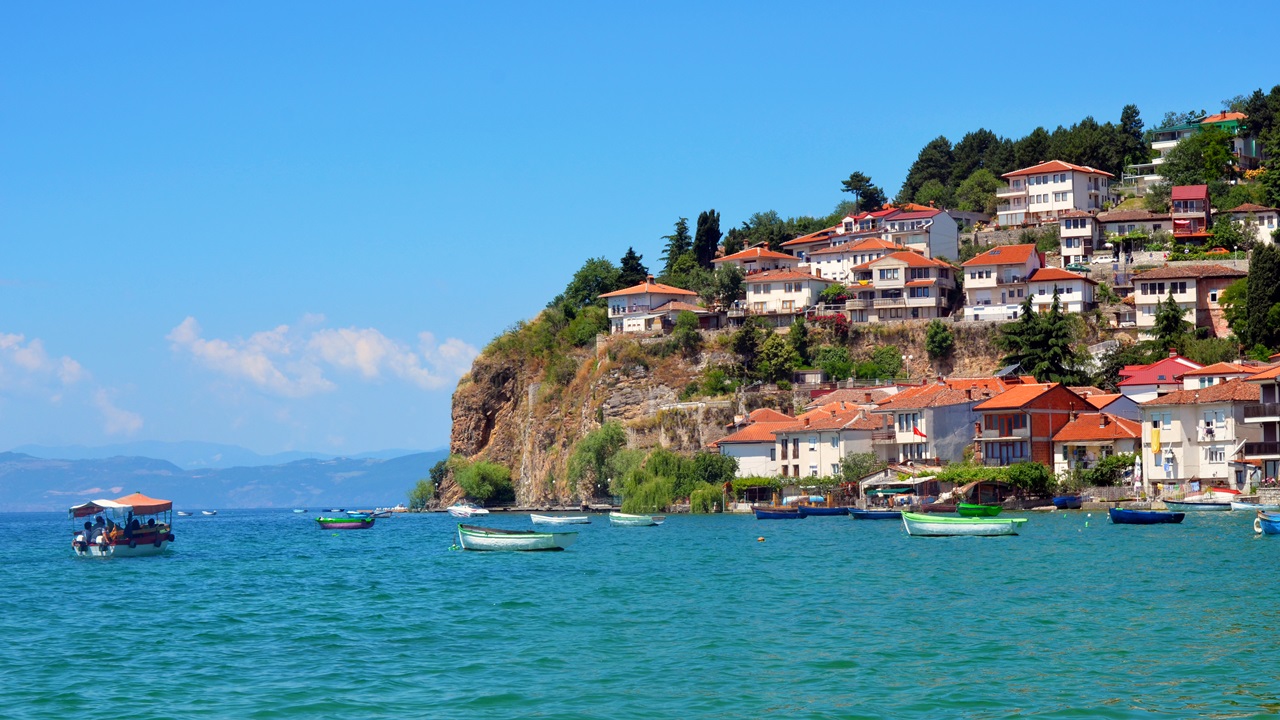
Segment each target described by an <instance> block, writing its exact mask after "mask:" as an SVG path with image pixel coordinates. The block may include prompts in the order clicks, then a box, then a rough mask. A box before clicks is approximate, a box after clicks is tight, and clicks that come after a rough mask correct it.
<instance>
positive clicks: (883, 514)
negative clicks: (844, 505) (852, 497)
mask: <svg viewBox="0 0 1280 720" xmlns="http://www.w3.org/2000/svg"><path fill="white" fill-rule="evenodd" d="M849 517H851V518H853V519H854V520H897V519H899V518H901V517H902V511H901V510H855V509H853V508H849Z"/></svg>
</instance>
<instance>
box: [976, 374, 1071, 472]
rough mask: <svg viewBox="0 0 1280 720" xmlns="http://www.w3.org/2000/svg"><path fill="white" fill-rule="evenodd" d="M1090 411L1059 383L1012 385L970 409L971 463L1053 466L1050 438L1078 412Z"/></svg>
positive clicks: (1052, 440)
mask: <svg viewBox="0 0 1280 720" xmlns="http://www.w3.org/2000/svg"><path fill="white" fill-rule="evenodd" d="M1089 409H1091V408H1090V406H1089V403H1087V402H1086V401H1085V399H1084V398H1082V397H1080V396H1079V395H1077V394H1075V393H1074V392H1072V391H1071V389H1070V388H1068V387H1067V386H1066V385H1063V384H1061V383H1025V384H1021V385H1014V386H1013V387H1010V388H1009V389H1008V390H1005V391H1004V392H1002V393H1000V394H999V395H996V396H995V397H993V398H991V399H990V400H986V401H984V402H981V403H979V404H978V405H977V406H976V407H974V410H976V411H977V412H978V413H979V414H980V415H981V416H982V418H981V420H980V423H979V424H978V426H977V427H976V428H975V431H976V433H975V437H974V438H973V441H974V450H975V452H974V461H975V462H981V463H982V464H984V465H992V466H999V467H1004V466H1007V465H1013V464H1015V463H1020V462H1035V463H1040V464H1041V465H1044V466H1046V467H1053V457H1054V451H1053V450H1054V449H1053V443H1054V436H1055V435H1057V434H1058V431H1060V430H1062V428H1063V427H1065V426H1066V425H1067V423H1069V422H1071V420H1072V419H1073V418H1074V417H1075V416H1076V415H1078V414H1079V413H1081V412H1084V411H1086V410H1089Z"/></svg>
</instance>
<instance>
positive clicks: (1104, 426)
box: [1053, 412, 1142, 475]
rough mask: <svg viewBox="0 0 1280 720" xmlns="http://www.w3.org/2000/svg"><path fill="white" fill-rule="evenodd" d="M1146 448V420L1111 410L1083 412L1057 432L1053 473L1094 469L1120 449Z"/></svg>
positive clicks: (1138, 449) (1134, 450)
mask: <svg viewBox="0 0 1280 720" xmlns="http://www.w3.org/2000/svg"><path fill="white" fill-rule="evenodd" d="M1141 451H1142V423H1140V422H1138V421H1137V420H1129V419H1127V418H1123V417H1119V416H1117V415H1112V414H1111V413H1105V412H1097V413H1083V414H1080V415H1077V416H1076V417H1075V419H1073V420H1071V421H1070V422H1068V423H1067V424H1066V425H1064V426H1062V429H1061V430H1059V431H1058V432H1057V433H1056V434H1055V435H1054V436H1053V473H1054V474H1055V475H1062V474H1064V473H1070V472H1073V471H1075V470H1092V469H1093V468H1095V467H1097V466H1098V463H1099V462H1101V461H1102V460H1104V459H1106V458H1107V457H1110V456H1112V455H1118V454H1120V453H1139V452H1141Z"/></svg>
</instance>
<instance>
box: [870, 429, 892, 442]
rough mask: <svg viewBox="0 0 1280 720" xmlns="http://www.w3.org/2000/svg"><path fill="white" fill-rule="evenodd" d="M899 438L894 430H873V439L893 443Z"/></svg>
mask: <svg viewBox="0 0 1280 720" xmlns="http://www.w3.org/2000/svg"><path fill="white" fill-rule="evenodd" d="M896 437H897V433H896V432H895V431H893V430H872V431H871V439H872V440H880V441H885V442H892V441H893V440H894V439H895V438H896Z"/></svg>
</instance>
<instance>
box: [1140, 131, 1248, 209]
mask: <svg viewBox="0 0 1280 720" xmlns="http://www.w3.org/2000/svg"><path fill="white" fill-rule="evenodd" d="M1246 118H1247V116H1246V115H1245V114H1244V113H1239V112H1221V113H1217V114H1214V115H1207V116H1205V117H1203V118H1200V119H1198V120H1192V121H1191V122H1188V123H1183V124H1180V125H1170V126H1167V127H1162V128H1156V129H1154V130H1152V131H1151V133H1150V137H1151V150H1152V151H1153V152H1155V153H1157V155H1156V157H1154V158H1152V159H1151V160H1150V161H1147V162H1141V163H1135V164H1133V165H1130V166H1128V167H1126V168H1125V172H1124V177H1123V182H1124V185H1125V186H1127V187H1130V188H1132V189H1133V190H1134V191H1135V192H1136V193H1137V194H1138V195H1145V194H1146V192H1147V190H1148V189H1150V188H1151V186H1153V185H1157V184H1159V183H1162V182H1164V178H1163V177H1162V176H1161V175H1160V166H1161V165H1163V164H1164V161H1165V160H1166V159H1167V158H1168V157H1169V153H1170V151H1172V150H1173V149H1174V148H1175V147H1177V146H1178V143H1181V142H1182V141H1183V140H1185V139H1187V138H1189V137H1191V136H1192V135H1193V134H1194V133H1197V132H1199V131H1200V130H1202V129H1204V128H1206V127H1209V126H1216V127H1218V128H1220V129H1221V130H1223V131H1225V132H1226V133H1227V134H1229V135H1231V136H1232V139H1231V154H1232V155H1234V156H1235V164H1236V167H1238V168H1239V169H1241V170H1253V169H1255V168H1257V167H1258V163H1259V161H1260V160H1261V157H1262V153H1261V149H1262V147H1261V144H1260V143H1259V142H1258V139H1257V138H1256V137H1254V136H1252V135H1250V134H1249V133H1247V132H1245V131H1244V125H1243V124H1244V121H1245V120H1246Z"/></svg>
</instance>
